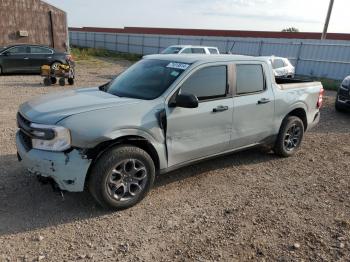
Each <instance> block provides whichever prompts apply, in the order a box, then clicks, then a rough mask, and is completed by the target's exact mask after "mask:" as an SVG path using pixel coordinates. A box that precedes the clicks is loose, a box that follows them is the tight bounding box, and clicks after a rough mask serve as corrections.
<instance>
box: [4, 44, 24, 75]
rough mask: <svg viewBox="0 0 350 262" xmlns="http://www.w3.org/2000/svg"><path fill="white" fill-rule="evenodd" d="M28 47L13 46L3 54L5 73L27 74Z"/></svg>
mask: <svg viewBox="0 0 350 262" xmlns="http://www.w3.org/2000/svg"><path fill="white" fill-rule="evenodd" d="M29 53H30V50H29V47H28V46H15V47H12V48H10V49H9V50H7V51H5V52H4V54H3V69H4V71H5V72H8V73H11V72H28V71H29V68H30V67H29V55H30V54H29Z"/></svg>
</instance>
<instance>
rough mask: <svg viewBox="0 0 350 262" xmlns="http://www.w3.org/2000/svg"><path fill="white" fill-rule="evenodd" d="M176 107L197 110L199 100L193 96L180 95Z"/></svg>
mask: <svg viewBox="0 0 350 262" xmlns="http://www.w3.org/2000/svg"><path fill="white" fill-rule="evenodd" d="M174 106H177V107H183V108H197V107H198V98H197V97H196V96H195V95H192V94H178V95H177V96H176V100H175V103H174Z"/></svg>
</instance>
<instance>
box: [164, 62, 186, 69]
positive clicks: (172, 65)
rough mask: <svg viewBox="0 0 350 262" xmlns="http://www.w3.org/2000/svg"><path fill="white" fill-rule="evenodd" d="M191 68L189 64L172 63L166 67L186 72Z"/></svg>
mask: <svg viewBox="0 0 350 262" xmlns="http://www.w3.org/2000/svg"><path fill="white" fill-rule="evenodd" d="M189 66H190V65H189V64H183V63H175V62H171V63H169V64H168V65H167V66H166V67H169V68H174V69H181V70H186V69H187V68H188V67H189Z"/></svg>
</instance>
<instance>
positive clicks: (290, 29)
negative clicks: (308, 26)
mask: <svg viewBox="0 0 350 262" xmlns="http://www.w3.org/2000/svg"><path fill="white" fill-rule="evenodd" d="M282 32H299V29H298V28H296V27H287V28H285V29H283V30H282Z"/></svg>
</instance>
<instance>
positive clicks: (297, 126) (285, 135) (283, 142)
mask: <svg viewBox="0 0 350 262" xmlns="http://www.w3.org/2000/svg"><path fill="white" fill-rule="evenodd" d="M303 137H304V124H303V121H302V120H301V119H300V118H299V117H296V116H287V117H286V118H285V119H284V120H283V122H282V125H281V128H280V132H279V134H278V137H277V140H276V144H275V147H274V152H275V154H277V155H278V156H281V157H289V156H292V155H294V154H295V153H296V151H298V149H299V147H300V145H301V143H302V140H303Z"/></svg>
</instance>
